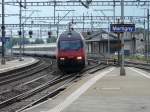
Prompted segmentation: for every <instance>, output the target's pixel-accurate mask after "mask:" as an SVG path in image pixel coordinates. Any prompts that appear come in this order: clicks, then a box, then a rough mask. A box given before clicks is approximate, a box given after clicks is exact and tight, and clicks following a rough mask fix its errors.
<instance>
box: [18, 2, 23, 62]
mask: <svg viewBox="0 0 150 112" xmlns="http://www.w3.org/2000/svg"><path fill="white" fill-rule="evenodd" d="M19 4H20V5H19V6H20V7H19V8H20V10H19V28H20V34H19V36H20V37H19V38H20V47H19V51H20V52H19V55H20V56H19V61H23V60H22V48H21V44H22V31H21V26H22V23H21V22H22V21H21V16H22V13H21V12H22V11H21V9H22V6H21V5H22V0H20V3H19Z"/></svg>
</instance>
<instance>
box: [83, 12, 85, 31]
mask: <svg viewBox="0 0 150 112" xmlns="http://www.w3.org/2000/svg"><path fill="white" fill-rule="evenodd" d="M84 19H85V18H84V13H83V32H84Z"/></svg>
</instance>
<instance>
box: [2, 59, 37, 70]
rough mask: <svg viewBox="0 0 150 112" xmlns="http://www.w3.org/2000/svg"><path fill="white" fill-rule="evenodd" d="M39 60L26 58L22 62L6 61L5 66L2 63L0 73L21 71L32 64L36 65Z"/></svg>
mask: <svg viewBox="0 0 150 112" xmlns="http://www.w3.org/2000/svg"><path fill="white" fill-rule="evenodd" d="M37 61H38V60H37V59H34V58H32V57H24V58H23V60H22V61H19V59H15V60H12V61H6V64H5V65H2V64H1V63H0V73H4V72H8V71H11V70H14V69H19V68H22V67H25V66H29V65H31V64H34V63H36V62H37Z"/></svg>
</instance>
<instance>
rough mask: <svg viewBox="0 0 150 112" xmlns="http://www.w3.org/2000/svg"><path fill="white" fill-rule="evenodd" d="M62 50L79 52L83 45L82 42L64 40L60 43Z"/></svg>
mask: <svg viewBox="0 0 150 112" xmlns="http://www.w3.org/2000/svg"><path fill="white" fill-rule="evenodd" d="M59 46H60V50H79V49H80V48H82V46H83V43H82V42H81V40H72V41H69V40H62V41H60V42H59Z"/></svg>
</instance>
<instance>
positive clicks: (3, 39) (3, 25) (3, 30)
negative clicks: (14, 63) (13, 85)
mask: <svg viewBox="0 0 150 112" xmlns="http://www.w3.org/2000/svg"><path fill="white" fill-rule="evenodd" d="M4 8H5V7H4V0H2V26H1V29H2V60H1V64H2V65H5V64H6V61H5V14H4V13H5V12H4Z"/></svg>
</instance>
